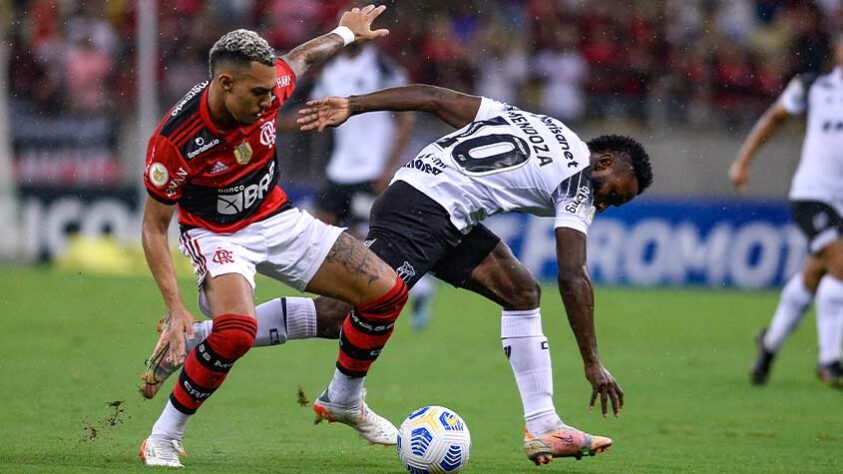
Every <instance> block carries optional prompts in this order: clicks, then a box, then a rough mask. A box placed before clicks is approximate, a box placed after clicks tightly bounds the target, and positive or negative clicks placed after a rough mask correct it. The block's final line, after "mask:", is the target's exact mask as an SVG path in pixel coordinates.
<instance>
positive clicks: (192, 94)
mask: <svg viewBox="0 0 843 474" xmlns="http://www.w3.org/2000/svg"><path fill="white" fill-rule="evenodd" d="M207 86H208V81H205V82H200V83H199V84H196V85H195V86H193V88H192V89H190V90H189V91H187V94H186V95H185V96H184V97H183V98H182V100H181V101H180V102H179V103H178V104H176V106H175V107H174V108H173V111H172V112H170V116H171V117H175V116H176V115H178V114H179V112H181V110H182V109H183V108H184V106H185V105H187V103H188V102H190V99H192V98H194V97H196V94H198V93H200V92H202V91H203V90H204V89H205V87H207Z"/></svg>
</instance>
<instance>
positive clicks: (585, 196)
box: [565, 185, 591, 214]
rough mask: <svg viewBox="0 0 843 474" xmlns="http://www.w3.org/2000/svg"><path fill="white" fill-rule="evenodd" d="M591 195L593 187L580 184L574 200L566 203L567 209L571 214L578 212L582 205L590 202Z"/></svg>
mask: <svg viewBox="0 0 843 474" xmlns="http://www.w3.org/2000/svg"><path fill="white" fill-rule="evenodd" d="M590 197H591V187H590V186H587V185H582V186H580V187H579V188H577V194H576V196H574V200H573V201H571V202H569V203H568V204H566V205H565V210H566V211H568V212H570V213H571V214H576V213H577V211H578V210H579V208H580V206H582V205H583V204H584V203H586V202H588V200H589V198H590Z"/></svg>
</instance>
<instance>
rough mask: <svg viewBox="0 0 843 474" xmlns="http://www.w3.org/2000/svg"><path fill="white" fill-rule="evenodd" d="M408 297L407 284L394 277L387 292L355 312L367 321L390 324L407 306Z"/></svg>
mask: <svg viewBox="0 0 843 474" xmlns="http://www.w3.org/2000/svg"><path fill="white" fill-rule="evenodd" d="M408 295H409V289H408V288H407V284H406V283H404V280H402V279H401V278H397V277H396V278H395V283H394V284H393V286H392V288H391V289H390V290H389V291H388V292H386V293H385V294H383V295H382V296H380V297H378V298H376V299H375V300H373V301H370V302H368V303H366V304H363V305H360V306H357V310H358V311H359V312H360V314H361V315H363V316H365V317H367V318H369V319H372V320H380V321H388V322H392V321H395V320H396V319H398V315H399V314H401V310H402V309H403V308H404V305H406V304H407V298H408Z"/></svg>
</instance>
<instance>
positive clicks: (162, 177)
mask: <svg viewBox="0 0 843 474" xmlns="http://www.w3.org/2000/svg"><path fill="white" fill-rule="evenodd" d="M147 175H148V176H149V182H150V183H152V184H153V185H155V187H157V188H161V187H163V186H164V185H165V184H167V181H168V180H169V179H170V173H169V172H168V171H167V167H166V166H164V165H162V164H161V163H158V162H155V163H152V164H151V165H149V171H148V172H147Z"/></svg>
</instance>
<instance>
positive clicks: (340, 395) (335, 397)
mask: <svg viewBox="0 0 843 474" xmlns="http://www.w3.org/2000/svg"><path fill="white" fill-rule="evenodd" d="M364 380H366V378H365V377H349V376H348V375H345V374H344V373H342V372H340V371H339V369H334V376H333V378H331V383H330V384H328V400H330V402H331V403H333V404H335V405H340V406H355V405H357V404H359V403H360V401H361V400H363V381H364Z"/></svg>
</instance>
